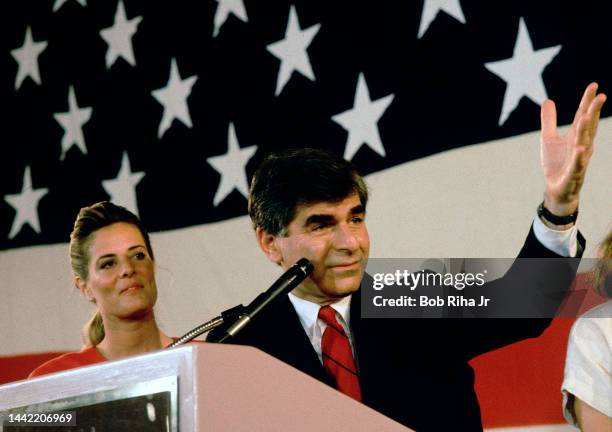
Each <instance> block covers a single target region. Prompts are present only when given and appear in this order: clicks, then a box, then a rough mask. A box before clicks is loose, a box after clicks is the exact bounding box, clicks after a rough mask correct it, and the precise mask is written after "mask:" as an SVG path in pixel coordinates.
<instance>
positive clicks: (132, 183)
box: [102, 151, 145, 215]
mask: <svg viewBox="0 0 612 432" xmlns="http://www.w3.org/2000/svg"><path fill="white" fill-rule="evenodd" d="M144 175H145V173H144V172H142V171H140V172H132V167H131V166H130V159H129V157H128V154H127V152H126V151H124V152H123V157H122V158H121V168H119V173H118V174H117V177H115V178H114V179H111V180H102V187H103V188H104V190H105V191H106V193H108V194H109V196H110V201H112V202H113V203H115V204H117V205H120V206H123V207H125V208H126V209H128V210H129V211H131V212H132V213H134V214H136V215H138V203H137V200H136V185H137V184H138V183H140V180H142V178H143V177H144Z"/></svg>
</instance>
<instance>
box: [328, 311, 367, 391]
mask: <svg viewBox="0 0 612 432" xmlns="http://www.w3.org/2000/svg"><path fill="white" fill-rule="evenodd" d="M319 318H320V319H321V320H322V321H323V322H325V323H326V324H327V328H326V329H325V332H323V339H321V351H322V352H323V366H325V370H326V371H327V373H329V374H330V375H331V376H332V377H334V379H335V380H336V388H337V389H338V390H339V391H341V392H342V393H344V394H346V395H348V396H350V397H352V398H353V399H356V400H358V401H361V389H360V388H359V377H358V376H357V368H356V367H355V361H354V360H353V352H352V351H351V345H350V343H349V340H348V337H347V336H346V333H344V329H343V328H342V326H341V325H340V323H339V322H338V321H337V320H336V311H335V309H334V308H332V307H331V306H323V307H322V308H321V309H319Z"/></svg>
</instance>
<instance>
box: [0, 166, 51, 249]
mask: <svg viewBox="0 0 612 432" xmlns="http://www.w3.org/2000/svg"><path fill="white" fill-rule="evenodd" d="M48 191H49V189H46V188H40V189H32V177H31V175H30V167H29V166H26V168H25V171H24V173H23V187H22V188H21V192H19V193H18V194H11V195H6V196H5V197H4V200H5V201H6V202H7V203H9V204H10V205H11V207H13V208H14V209H15V210H17V215H16V216H15V219H13V225H12V226H11V231H10V232H9V235H8V238H9V239H12V238H13V237H15V236H16V235H17V234H18V233H19V231H21V228H23V226H24V225H25V224H28V225H30V226H31V227H32V228H33V229H34V231H36V232H37V233H40V221H39V219H38V203H39V201H40V199H41V198H42V197H43V196H45V195H46V194H47V192H48Z"/></svg>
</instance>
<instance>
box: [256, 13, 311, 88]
mask: <svg viewBox="0 0 612 432" xmlns="http://www.w3.org/2000/svg"><path fill="white" fill-rule="evenodd" d="M320 27H321V24H315V25H313V26H310V27H308V28H307V29H305V30H301V29H300V23H299V22H298V16H297V12H296V11H295V6H291V8H290V9H289V19H288V20H287V28H286V30H285V39H283V40H280V41H278V42H274V43H272V44H270V45H268V46H267V47H266V48H267V50H268V51H270V53H272V54H273V55H274V56H275V57H277V58H278V59H279V60H280V61H281V65H280V68H279V70H278V77H277V81H276V93H275V95H276V96H278V95H279V94H280V92H281V91H283V88H284V87H285V84H287V81H289V79H290V78H291V74H292V73H293V71H298V72H300V73H301V74H302V75H304V76H305V77H306V78H308V79H310V80H311V81H314V80H315V76H314V72H313V71H312V66H311V65H310V60H309V59H308V53H307V52H306V50H307V49H308V47H309V46H310V43H311V42H312V39H313V38H314V37H315V35H316V34H317V32H318V31H319V28H320Z"/></svg>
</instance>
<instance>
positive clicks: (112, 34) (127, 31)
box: [100, 0, 142, 69]
mask: <svg viewBox="0 0 612 432" xmlns="http://www.w3.org/2000/svg"><path fill="white" fill-rule="evenodd" d="M140 21H142V17H140V16H139V17H135V18H132V19H131V20H128V19H127V17H126V15H125V7H124V6H123V2H122V1H121V0H120V1H119V3H117V11H116V12H115V22H114V23H113V25H112V27H107V28H105V29H102V30H100V36H101V37H102V39H104V41H105V42H106V43H107V44H108V49H107V51H106V68H107V69H110V68H111V66H112V65H113V64H114V63H115V62H116V61H117V59H118V58H119V57H123V59H124V60H125V61H126V62H128V63H129V64H131V65H132V66H136V60H135V59H134V50H133V48H132V37H133V36H134V33H136V30H137V27H138V24H140Z"/></svg>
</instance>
